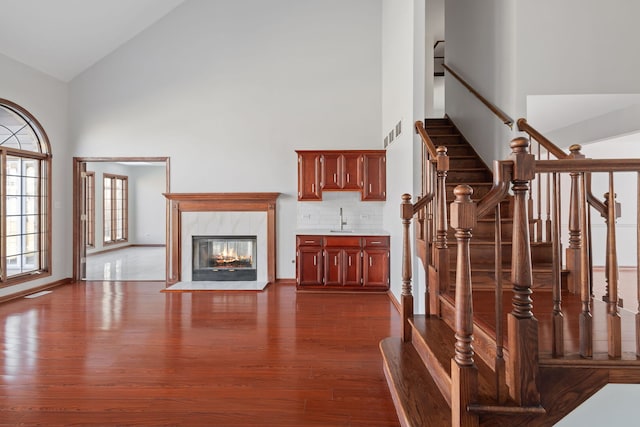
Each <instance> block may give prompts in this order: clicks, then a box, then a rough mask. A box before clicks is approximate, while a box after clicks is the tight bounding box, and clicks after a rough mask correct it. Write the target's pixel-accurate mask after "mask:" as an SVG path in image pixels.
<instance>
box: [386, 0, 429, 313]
mask: <svg viewBox="0 0 640 427" xmlns="http://www.w3.org/2000/svg"><path fill="white" fill-rule="evenodd" d="M382 16H383V20H382V34H383V42H382V106H383V107H382V108H383V110H382V129H381V133H382V135H383V136H384V135H386V134H388V132H389V130H391V129H392V128H393V127H394V126H395V124H396V123H397V122H398V121H402V133H401V134H400V135H399V137H398V138H396V139H395V140H394V142H393V143H391V144H390V145H389V147H388V148H387V202H386V204H385V207H384V210H383V218H384V226H385V229H386V230H388V231H390V232H391V290H392V292H393V293H394V295H395V296H396V297H399V295H400V292H401V288H402V223H401V219H400V203H401V201H402V199H401V196H402V194H403V193H409V194H411V195H416V194H418V193H417V191H418V189H419V187H418V186H417V185H416V183H415V182H414V179H415V178H416V176H418V177H419V173H418V174H417V175H416V173H414V170H416V168H415V166H416V164H415V162H416V161H418V162H419V153H420V145H419V144H420V143H419V139H418V137H417V136H416V135H415V132H414V130H413V123H414V122H415V121H416V120H422V119H424V116H425V106H424V103H425V97H424V93H425V61H424V57H425V21H426V19H425V5H424V2H423V1H418V0H401V1H398V0H385V1H384V2H383V14H382ZM380 140H382V138H380ZM416 152H417V153H418V154H417V155H416ZM417 170H419V169H417ZM414 201H415V200H414ZM412 236H413V234H412ZM413 247H415V245H413ZM413 259H414V261H413V266H414V269H413V270H414V274H413V277H414V281H413V283H414V293H413V294H414V296H415V297H416V312H420V311H421V310H423V309H424V308H423V307H424V301H423V300H422V296H423V295H424V286H421V283H424V281H423V279H424V278H423V277H422V278H421V277H420V269H419V268H417V267H418V263H419V262H420V261H419V260H417V259H416V258H413Z"/></svg>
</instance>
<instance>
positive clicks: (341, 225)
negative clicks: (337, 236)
mask: <svg viewBox="0 0 640 427" xmlns="http://www.w3.org/2000/svg"><path fill="white" fill-rule="evenodd" d="M345 225H347V221H345V220H344V217H343V216H342V208H340V231H344V226H345Z"/></svg>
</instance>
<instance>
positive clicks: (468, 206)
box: [450, 185, 479, 427]
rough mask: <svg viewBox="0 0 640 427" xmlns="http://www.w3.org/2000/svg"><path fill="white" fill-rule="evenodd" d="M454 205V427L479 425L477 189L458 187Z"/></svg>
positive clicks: (452, 393) (452, 373) (466, 186)
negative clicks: (474, 282)
mask: <svg viewBox="0 0 640 427" xmlns="http://www.w3.org/2000/svg"><path fill="white" fill-rule="evenodd" d="M453 193H454V195H455V197H456V199H455V201H454V202H453V203H451V208H450V209H451V227H452V228H454V229H455V230H456V234H455V235H456V240H457V241H458V253H457V262H456V322H455V336H456V345H455V356H454V357H453V359H452V360H451V425H453V426H468V427H472V426H477V425H478V423H479V420H478V416H477V415H474V414H471V413H470V412H469V411H468V410H467V407H468V406H469V405H470V404H472V403H476V401H477V397H478V369H477V368H476V365H475V363H474V360H473V355H474V352H473V302H472V291H471V259H470V251H469V242H470V240H471V230H472V229H473V228H475V226H476V204H475V202H473V201H472V200H471V195H472V194H473V189H472V188H471V187H469V186H468V185H458V186H457V187H456V188H455V190H453Z"/></svg>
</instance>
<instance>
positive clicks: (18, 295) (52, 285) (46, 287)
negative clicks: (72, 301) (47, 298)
mask: <svg viewBox="0 0 640 427" xmlns="http://www.w3.org/2000/svg"><path fill="white" fill-rule="evenodd" d="M69 283H73V279H72V278H71V277H65V278H64V279H60V280H56V281H55V282H51V283H47V284H45V285H41V286H36V287H35V288H30V289H25V290H23V291H20V292H16V293H15V294H10V295H5V296H2V297H0V304H3V303H5V302H8V301H12V300H14V299H18V298H22V297H26V296H27V295H31V294H35V293H36V292H42V291H46V290H49V289H53V288H57V287H58V286H63V285H68V284H69Z"/></svg>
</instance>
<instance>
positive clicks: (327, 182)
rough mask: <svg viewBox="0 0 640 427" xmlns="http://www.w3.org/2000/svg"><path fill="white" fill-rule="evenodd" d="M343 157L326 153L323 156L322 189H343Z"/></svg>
mask: <svg viewBox="0 0 640 427" xmlns="http://www.w3.org/2000/svg"><path fill="white" fill-rule="evenodd" d="M341 173H342V155H341V154H337V153H325V154H323V155H322V188H323V189H324V190H339V189H341V188H342V175H341Z"/></svg>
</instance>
